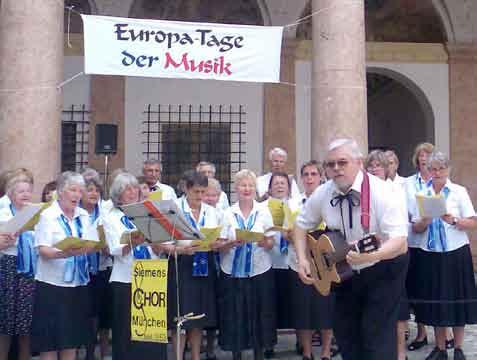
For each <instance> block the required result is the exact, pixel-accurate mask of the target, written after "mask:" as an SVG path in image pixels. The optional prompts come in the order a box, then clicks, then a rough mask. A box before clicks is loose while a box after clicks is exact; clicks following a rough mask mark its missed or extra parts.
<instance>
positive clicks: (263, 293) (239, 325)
mask: <svg viewBox="0 0 477 360" xmlns="http://www.w3.org/2000/svg"><path fill="white" fill-rule="evenodd" d="M219 286H220V291H219V294H220V297H219V300H218V301H219V309H220V317H219V318H220V324H219V345H220V347H221V348H222V349H223V350H226V351H235V352H238V351H242V350H247V349H256V348H271V347H273V346H274V345H275V344H276V343H277V332H276V311H275V278H274V275H273V272H272V270H268V271H266V272H265V273H263V274H260V275H257V276H254V277H250V278H233V277H231V276H230V275H227V274H225V273H221V277H220V285H219Z"/></svg>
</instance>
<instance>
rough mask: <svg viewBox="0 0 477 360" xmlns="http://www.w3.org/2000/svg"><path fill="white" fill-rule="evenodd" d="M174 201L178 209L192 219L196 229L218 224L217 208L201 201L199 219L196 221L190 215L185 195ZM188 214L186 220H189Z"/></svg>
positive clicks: (212, 226)
mask: <svg viewBox="0 0 477 360" xmlns="http://www.w3.org/2000/svg"><path fill="white" fill-rule="evenodd" d="M176 203H177V206H178V207H179V209H181V210H182V211H183V212H184V214H188V216H190V217H191V218H192V219H193V220H194V222H195V224H196V226H197V228H198V230H200V228H203V227H205V228H214V227H217V226H219V215H218V214H217V210H216V209H215V208H214V207H212V206H210V205H207V204H206V203H202V204H201V205H200V213H199V220H198V221H197V220H196V219H195V218H194V216H193V215H192V210H191V208H190V206H189V203H188V202H187V199H186V197H185V196H183V197H181V198H180V199H178V200H177V201H176ZM188 216H186V219H187V220H189V217H188ZM191 225H192V224H191Z"/></svg>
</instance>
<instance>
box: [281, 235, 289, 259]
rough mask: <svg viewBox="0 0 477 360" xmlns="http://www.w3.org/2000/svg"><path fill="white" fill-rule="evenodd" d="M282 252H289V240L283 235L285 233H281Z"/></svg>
mask: <svg viewBox="0 0 477 360" xmlns="http://www.w3.org/2000/svg"><path fill="white" fill-rule="evenodd" d="M280 254H282V255H286V254H288V241H286V240H285V238H284V237H283V233H280Z"/></svg>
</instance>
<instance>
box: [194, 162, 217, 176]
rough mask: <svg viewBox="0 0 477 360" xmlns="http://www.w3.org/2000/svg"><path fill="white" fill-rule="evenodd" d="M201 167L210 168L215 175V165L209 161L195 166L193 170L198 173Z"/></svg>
mask: <svg viewBox="0 0 477 360" xmlns="http://www.w3.org/2000/svg"><path fill="white" fill-rule="evenodd" d="M203 166H210V167H211V168H212V171H213V172H214V175H215V173H216V171H217V169H216V168H215V165H214V164H213V163H211V162H209V161H201V162H200V163H198V164H197V166H196V167H195V170H196V171H200V168H201V167H203Z"/></svg>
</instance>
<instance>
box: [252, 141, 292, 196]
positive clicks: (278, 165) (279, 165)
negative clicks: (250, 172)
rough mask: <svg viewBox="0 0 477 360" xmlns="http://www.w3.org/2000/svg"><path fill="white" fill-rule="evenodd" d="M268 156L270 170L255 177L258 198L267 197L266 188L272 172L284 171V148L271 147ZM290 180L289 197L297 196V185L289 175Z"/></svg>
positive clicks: (285, 159) (285, 160)
mask: <svg viewBox="0 0 477 360" xmlns="http://www.w3.org/2000/svg"><path fill="white" fill-rule="evenodd" d="M268 158H269V160H270V172H268V173H266V174H265V175H262V176H259V177H258V178H257V194H258V197H259V198H260V200H265V199H266V198H268V188H269V185H270V178H271V177H272V174H273V173H277V172H284V171H286V162H287V152H286V151H285V150H283V149H282V148H279V147H276V148H273V149H272V150H270V152H269V154H268ZM290 181H291V184H292V187H291V197H292V198H297V197H299V196H300V190H299V189H298V185H297V184H296V181H295V179H294V178H293V177H291V179H290Z"/></svg>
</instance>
